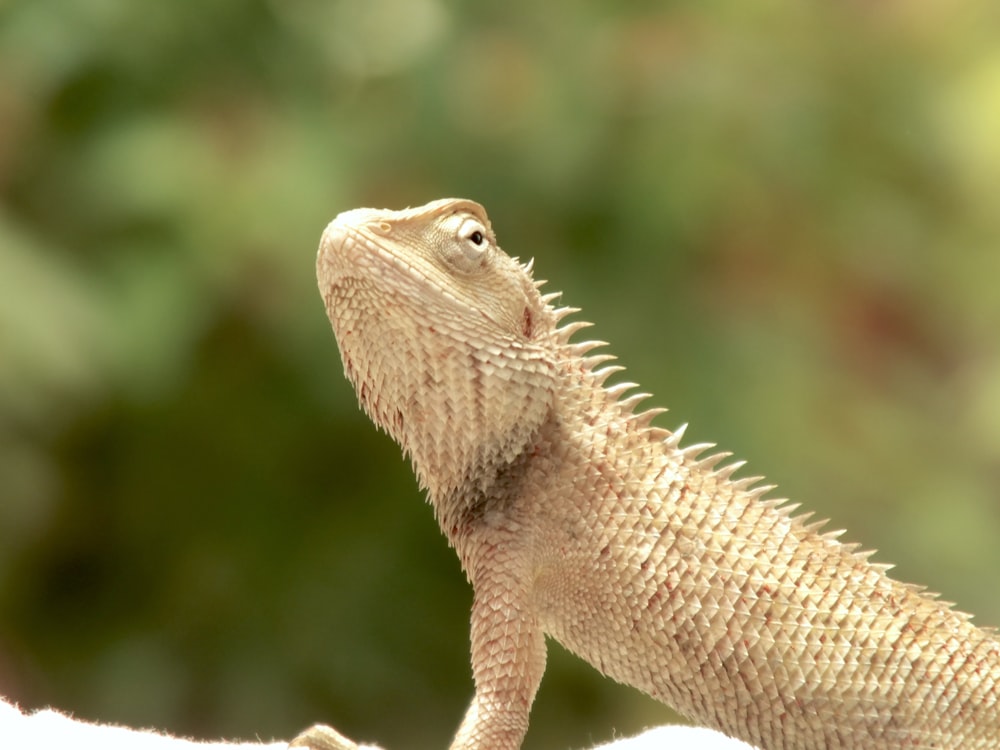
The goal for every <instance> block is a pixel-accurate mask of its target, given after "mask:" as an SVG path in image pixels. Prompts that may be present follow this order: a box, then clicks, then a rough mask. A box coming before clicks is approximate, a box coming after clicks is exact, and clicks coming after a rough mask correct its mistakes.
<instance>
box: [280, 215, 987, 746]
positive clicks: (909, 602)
mask: <svg viewBox="0 0 1000 750" xmlns="http://www.w3.org/2000/svg"><path fill="white" fill-rule="evenodd" d="M317 275H318V280H319V287H320V291H321V293H322V295H323V300H324V302H325V304H326V310H327V313H328V315H329V317H330V322H331V324H332V325H333V330H334V333H335V334H336V338H337V341H338V344H339V346H340V352H341V356H342V358H343V363H344V368H345V371H346V374H347V377H348V378H349V379H350V381H351V383H353V385H354V388H355V390H356V391H357V395H358V398H359V399H360V402H361V405H362V406H363V407H364V409H365V411H366V412H367V413H368V415H369V416H370V417H371V418H372V420H373V421H374V422H375V423H376V424H377V425H379V426H380V427H381V428H383V429H384V430H386V431H387V432H388V433H389V434H390V435H391V436H392V437H393V438H394V439H395V440H396V441H397V442H398V443H399V444H400V446H401V447H402V448H403V450H404V451H405V452H406V453H407V454H408V455H409V456H410V458H411V459H412V461H413V466H414V469H415V471H416V474H417V477H418V478H419V480H420V483H421V485H422V486H423V487H424V488H426V489H427V491H428V497H429V500H430V503H431V505H432V506H433V508H434V512H435V514H436V516H437V519H438V522H439V523H440V525H441V529H442V530H443V531H444V534H445V536H446V537H447V538H448V541H449V542H450V543H451V545H452V546H454V548H455V550H456V551H457V553H458V556H459V558H460V560H461V563H462V567H463V569H464V570H465V573H466V575H467V576H468V578H469V580H470V582H471V583H472V586H473V589H474V602H473V608H472V635H471V640H472V669H473V676H474V679H475V697H474V698H473V700H472V705H471V706H470V707H469V709H468V711H467V713H466V715H465V719H464V720H463V722H462V724H461V726H460V728H459V730H458V733H457V735H456V737H455V739H454V742H453V744H452V747H453V748H491V749H500V748H518V747H519V746H520V744H521V741H522V739H523V737H524V734H525V732H526V730H527V728H528V713H529V710H530V708H531V704H532V701H533V699H534V697H535V692H536V690H537V689H538V685H539V682H540V680H541V678H542V671H543V670H544V667H545V640H544V637H545V635H549V636H551V637H553V638H555V639H556V640H558V641H559V642H560V643H562V644H563V645H564V646H566V647H567V648H568V649H570V650H571V651H573V652H574V653H576V654H578V655H579V656H581V657H582V658H584V659H586V660H587V661H588V662H590V663H591V664H593V665H594V666H595V667H596V668H597V669H599V670H600V671H601V672H603V673H604V674H606V675H609V676H611V677H613V678H614V679H616V680H618V681H620V682H623V683H627V684H629V685H634V686H635V687H637V688H639V689H641V690H643V691H645V692H646V693H648V694H649V695H651V696H653V697H654V698H657V699H659V700H661V701H663V702H664V703H666V704H668V705H670V706H672V707H674V708H675V709H677V710H678V711H680V712H681V713H683V714H685V715H686V716H688V717H690V718H691V719H692V720H693V721H695V722H697V723H699V724H702V725H705V726H709V727H714V728H716V729H719V730H721V731H722V732H724V733H726V734H729V735H731V736H733V737H737V738H740V739H742V740H745V741H747V742H750V743H752V744H755V745H757V746H759V747H761V748H764V749H765V750H778V748H797V749H808V748H866V749H867V750H873V749H878V748H952V749H957V748H1000V643H998V641H997V640H995V639H994V637H993V636H992V635H990V634H988V633H986V632H984V631H983V630H980V629H978V628H976V627H975V626H974V625H973V624H972V623H971V622H970V620H969V617H968V616H967V615H965V614H962V613H959V612H956V611H954V610H953V609H951V608H950V607H949V606H948V605H946V604H944V603H941V602H939V601H937V600H935V599H934V598H932V597H930V596H927V595H925V594H922V593H920V590H919V589H918V588H916V587H913V586H909V585H906V584H902V583H899V582H897V581H894V580H893V579H891V578H889V577H888V576H887V575H886V573H885V569H886V567H887V566H882V565H876V564H872V563H870V562H868V561H867V559H866V558H867V555H865V554H859V553H857V552H855V551H854V547H853V546H848V545H844V544H841V543H840V542H838V541H837V540H836V538H835V537H836V534H835V533H833V534H823V533H820V532H819V531H818V530H817V527H818V526H820V525H821V524H806V523H805V522H804V521H802V520H801V519H799V518H794V517H792V516H791V515H790V511H789V510H788V509H787V508H783V507H779V505H778V502H777V501H773V500H767V499H764V498H763V496H764V495H765V493H766V492H767V491H768V490H769V489H770V488H769V487H765V486H759V485H758V484H757V482H758V479H759V478H743V479H741V478H736V477H735V476H734V472H735V470H736V469H737V468H738V467H739V466H740V465H741V464H739V463H737V464H730V465H727V466H723V465H722V460H723V459H724V458H725V457H726V456H727V455H728V454H714V455H709V456H707V457H702V456H704V453H705V450H706V448H707V447H708V446H703V445H702V446H690V447H682V446H681V435H682V433H683V429H681V430H677V431H675V432H669V431H667V430H663V429H660V428H657V427H655V426H652V425H651V424H650V422H651V420H652V418H653V417H654V416H655V415H656V414H658V413H661V412H662V411H663V410H659V409H654V410H650V411H644V412H641V413H635V412H634V409H635V406H636V404H637V403H639V402H640V401H641V400H643V398H644V397H645V395H644V394H643V395H637V396H631V397H625V396H623V394H624V393H625V392H626V391H628V390H629V389H630V388H632V387H633V385H632V384H619V385H614V386H610V387H608V386H605V385H604V383H605V380H606V379H607V378H608V376H609V375H610V374H611V373H612V372H614V371H616V370H618V369H620V368H617V367H609V366H602V363H603V362H605V361H607V360H608V359H610V357H609V356H608V355H602V354H596V355H595V354H590V353H589V352H590V351H591V350H592V349H593V348H594V347H595V346H598V345H600V344H599V342H583V343H572V342H571V341H570V339H571V336H572V334H573V333H574V332H575V331H577V330H578V329H579V328H581V327H583V326H584V325H586V324H583V323H569V324H568V325H560V322H559V321H560V319H562V318H563V317H564V316H565V315H567V314H568V313H572V312H576V310H575V309H571V308H559V309H557V308H555V307H554V306H553V304H552V303H553V301H554V300H555V298H556V297H557V296H558V295H554V294H549V295H542V294H541V293H540V292H539V289H538V287H539V286H540V285H539V284H538V283H536V282H534V281H533V280H532V276H531V263H528V264H527V265H522V264H521V263H519V262H518V261H517V260H516V259H513V258H510V257H509V256H507V255H506V254H504V253H503V252H502V251H501V250H500V248H499V247H498V246H497V243H496V239H495V237H494V234H493V232H492V230H491V228H490V224H489V220H488V219H487V217H486V213H485V212H484V210H483V208H482V207H481V206H479V205H478V204H476V203H473V202H471V201H466V200H450V199H449V200H439V201H435V202H433V203H429V204H427V205H426V206H421V207H419V208H414V209H408V210H404V211H387V210H374V209H357V210H354V211H347V212H345V213H342V214H340V215H339V216H338V217H337V218H336V219H334V221H333V222H332V223H331V224H330V225H329V226H328V227H327V229H326V231H325V233H324V234H323V238H322V241H321V243H320V248H319V255H318V260H317ZM295 742H296V743H297V744H299V745H312V746H315V747H350V746H353V743H351V742H350V741H348V740H346V739H344V738H341V737H340V736H339V735H337V734H336V733H335V732H333V730H330V729H329V728H324V727H314V728H313V729H311V730H308V731H307V732H306V733H304V734H303V735H301V736H300V737H299V738H297V740H296V741H295Z"/></svg>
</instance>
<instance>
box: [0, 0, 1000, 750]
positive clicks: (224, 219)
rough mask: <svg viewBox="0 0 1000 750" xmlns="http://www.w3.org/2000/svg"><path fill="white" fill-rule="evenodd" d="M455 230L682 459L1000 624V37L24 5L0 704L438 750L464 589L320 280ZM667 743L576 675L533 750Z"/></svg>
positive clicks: (403, 3) (605, 16) (10, 101)
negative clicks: (485, 223)
mask: <svg viewBox="0 0 1000 750" xmlns="http://www.w3.org/2000/svg"><path fill="white" fill-rule="evenodd" d="M445 195H459V196H464V197H469V198H474V199H476V200H479V201H480V202H482V203H484V204H485V205H486V206H487V208H488V210H489V211H490V214H491V217H492V219H493V223H494V226H495V228H496V229H497V231H498V233H499V237H500V241H501V243H502V244H503V245H504V247H505V248H506V249H507V250H508V251H510V252H511V254H515V255H520V256H521V257H522V258H527V257H530V256H535V257H536V259H537V269H538V272H539V275H540V276H542V277H544V278H549V279H551V280H552V284H551V287H552V288H556V289H562V290H564V292H565V297H564V299H565V301H566V302H567V303H570V304H575V305H578V306H581V307H583V308H584V312H583V317H585V318H588V319H591V320H594V321H596V322H597V327H596V329H595V331H594V335H595V336H597V337H599V338H603V339H606V340H608V341H611V342H612V343H613V346H612V348H611V351H613V352H614V353H616V354H617V355H619V357H620V358H621V360H622V362H623V363H624V364H626V365H628V367H629V372H628V373H627V375H628V377H629V379H633V380H636V381H638V382H640V383H641V384H642V385H643V388H644V389H646V390H649V391H651V392H653V393H654V394H656V396H655V398H654V399H653V402H650V403H651V404H652V403H655V404H657V405H666V406H670V407H671V409H672V411H671V412H670V414H668V415H666V416H665V417H664V418H661V423H662V424H663V425H664V426H667V427H675V426H676V425H678V424H679V423H681V422H691V424H692V427H691V429H690V431H689V434H690V436H691V439H692V440H694V441H701V440H712V441H716V442H718V443H719V444H720V445H721V446H722V447H723V448H725V449H728V450H732V451H735V452H736V453H737V454H738V455H739V456H740V457H744V458H748V459H750V461H751V464H750V468H751V469H752V470H753V473H764V474H767V475H768V477H769V479H772V480H774V481H776V482H777V483H779V485H780V490H781V493H782V494H784V495H787V496H790V497H793V498H795V499H797V500H801V501H803V502H804V504H805V506H806V507H807V508H809V509H811V510H815V511H817V513H818V514H819V515H821V516H826V517H831V518H833V519H834V523H833V525H834V526H835V527H846V528H848V529H849V532H848V534H847V535H846V538H847V539H850V540H856V541H860V542H861V543H862V544H863V545H864V546H865V547H877V548H878V549H879V550H880V552H879V553H878V555H877V558H876V559H879V560H882V561H892V562H896V563H897V564H898V567H897V569H896V573H895V574H896V575H897V576H898V577H900V578H902V579H905V580H910V581H916V582H920V583H924V584H927V585H929V586H930V587H931V588H932V589H934V590H940V591H943V592H945V594H946V595H947V596H946V598H948V599H949V600H954V601H956V602H958V604H959V606H960V607H961V608H962V609H964V610H968V611H974V612H976V613H977V621H978V622H980V623H982V624H986V625H1000V584H998V575H997V574H998V571H1000V543H998V542H1000V335H998V334H1000V292H998V288H1000V247H998V240H1000V5H998V4H997V3H995V2H992V1H991V0H958V1H957V2H956V1H955V0H918V1H916V2H902V1H899V2H894V1H892V0H890V1H888V2H877V3H872V2H861V1H860V0H858V1H853V2H852V1H847V2H838V3H805V4H804V3H798V2H791V1H788V0H786V1H782V0H758V1H756V2H735V1H729V2H727V1H722V2H697V3H695V2H673V3H671V2H627V3H605V2H597V1H596V0H578V1H574V2H569V1H568V0H556V1H555V2H548V3H537V2H531V1H529V0H509V1H508V2H504V3H486V2H483V3H474V2H460V1H459V0H199V2H166V1H164V0H161V1H160V2H145V3H137V2H132V1H131V0H6V1H5V2H0V694H4V695H6V696H7V697H8V698H9V699H12V700H17V701H20V702H21V703H22V704H23V705H25V706H28V707H39V706H44V705H53V706H56V707H59V708H61V709H64V710H67V711H72V712H74V713H75V714H76V715H77V716H80V717H83V718H88V719H95V720H103V721H114V722H121V723H127V724H131V725H136V726H156V727H160V728H164V729H167V730H170V731H173V732H178V733H183V734H188V735H194V736H199V737H219V736H238V737H245V738H247V737H249V738H252V737H254V736H260V737H264V738H267V737H271V736H277V737H289V736H291V735H293V734H294V733H296V732H297V731H298V730H300V729H302V728H303V727H305V726H306V725H308V724H310V723H312V722H314V721H317V720H324V721H327V722H330V723H332V724H335V725H336V726H338V727H339V728H340V729H342V730H343V731H345V732H346V733H348V734H350V735H353V736H357V737H359V738H365V739H369V740H377V741H380V742H382V743H385V744H386V745H388V746H389V747H390V748H392V747H408V748H424V747H426V748H435V747H438V748H439V747H444V746H445V745H446V744H447V742H448V740H449V739H450V736H451V733H452V732H453V731H454V729H455V727H456V726H457V724H458V721H459V719H460V717H461V715H462V713H463V711H464V709H465V706H466V703H467V701H468V699H469V697H470V695H471V690H472V688H471V680H470V674H469V666H468V655H467V628H468V625H467V622H468V608H469V603H470V591H469V589H468V586H467V584H466V583H465V580H464V578H463V576H462V573H461V571H460V569H459V566H458V563H457V561H456V560H455V559H454V556H453V554H452V552H451V551H450V550H449V549H448V548H447V546H446V544H445V543H444V541H443V539H442V538H441V536H440V533H439V532H438V530H437V527H436V525H435V523H434V520H433V517H432V514H431V512H430V509H429V508H428V507H427V506H426V504H425V503H424V502H423V500H422V499H421V496H420V493H419V492H418V491H417V488H416V485H415V482H414V480H413V478H412V475H411V473H410V470H409V467H408V466H407V465H406V464H405V463H404V462H403V460H402V459H401V457H400V455H399V451H398V450H397V448H396V446H395V445H393V444H392V443H391V442H390V441H389V440H388V439H387V438H385V436H383V435H381V434H378V433H377V432H376V431H375V430H374V429H373V428H372V427H371V425H370V424H369V423H368V422H367V421H366V420H365V418H364V417H363V415H362V414H361V413H360V412H359V410H358V409H357V406H356V401H355V397H354V394H353V392H352V391H351V390H350V388H349V386H348V384H347V382H346V381H345V380H344V379H343V377H342V375H341V365H340V361H339V357H338V354H337V351H336V347H335V342H334V340H333V337H332V335H331V333H330V330H329V327H328V324H327V322H326V319H325V316H324V314H323V309H322V305H321V303H320V298H319V295H318V294H317V292H316V290H315V280H314V276H313V261H314V253H315V249H316V247H317V243H318V240H319V236H320V233H321V231H322V229H323V227H324V226H325V224H326V223H327V222H328V221H329V220H330V219H331V218H332V217H333V216H334V215H335V214H336V213H337V212H339V211H341V210H344V209H347V208H352V207H356V206H360V205H374V206H386V207H394V208H398V207H402V206H405V205H416V204H420V203H424V202H425V201H427V200H431V199H433V198H438V197H442V196H445ZM672 718H673V716H672V714H671V713H670V712H669V711H668V710H666V709H664V708H662V707H660V706H658V705H657V704H654V703H653V702H652V701H649V700H646V699H645V698H643V697H642V696H640V695H639V694H638V693H636V692H635V691H633V690H631V689H629V688H624V687H621V686H617V685H614V684H612V683H611V682H610V681H609V680H606V679H603V678H601V677H600V676H599V675H598V674H597V673H596V672H595V671H594V670H592V669H591V668H589V667H587V666H586V665H584V664H582V663H581V662H579V661H577V660H576V659H574V658H572V657H570V656H568V655H567V654H565V653H564V652H562V651H561V649H559V648H558V647H552V649H551V652H550V667H549V671H548V674H547V675H546V679H545V681H544V682H543V686H542V689H541V692H540V695H539V700H538V702H537V705H536V708H535V711H534V714H533V722H532V729H531V731H530V733H529V736H528V740H527V745H526V746H527V747H529V748H543V747H544V748H550V747H572V746H582V745H586V744H588V743H591V742H594V741H597V740H600V739H607V738H609V737H610V736H611V735H612V732H617V733H619V734H621V733H627V732H632V731H635V730H637V729H639V728H640V727H642V726H645V725H648V724H653V723H659V722H663V721H667V720H670V719H672ZM0 744H2V742H0Z"/></svg>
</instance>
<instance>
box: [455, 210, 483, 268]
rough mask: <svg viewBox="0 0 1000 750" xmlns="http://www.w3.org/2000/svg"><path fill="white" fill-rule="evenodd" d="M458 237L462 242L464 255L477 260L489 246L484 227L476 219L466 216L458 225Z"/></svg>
mask: <svg viewBox="0 0 1000 750" xmlns="http://www.w3.org/2000/svg"><path fill="white" fill-rule="evenodd" d="M458 239H459V241H460V242H461V244H462V250H463V252H464V253H465V257H466V258H468V259H469V260H473V261H478V260H480V259H481V258H482V257H483V256H484V255H485V254H486V251H487V249H488V248H489V246H490V243H489V241H488V240H487V235H486V227H484V226H483V225H482V223H481V222H479V221H478V220H477V219H473V218H466V219H465V220H464V221H463V222H462V223H461V224H460V225H459V227H458Z"/></svg>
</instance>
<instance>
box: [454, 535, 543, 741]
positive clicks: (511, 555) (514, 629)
mask: <svg viewBox="0 0 1000 750" xmlns="http://www.w3.org/2000/svg"><path fill="white" fill-rule="evenodd" d="M517 547H518V545H517V544H516V543H514V544H510V545H508V544H503V543H500V544H496V543H495V542H494V544H490V545H489V546H488V550H489V551H490V552H492V553H493V554H487V555H485V557H486V558H487V559H485V560H482V561H481V564H480V565H478V566H476V569H475V570H472V571H471V573H472V575H471V576H470V578H471V579H472V586H473V590H474V599H473V604H472V633H471V640H472V673H473V679H474V680H475V684H476V694H475V697H474V698H473V699H472V703H471V705H470V706H469V708H468V710H467V711H466V713H465V718H464V719H463V720H462V724H461V726H460V727H459V729H458V732H457V734H456V735H455V739H454V740H453V741H452V744H451V750H483V749H485V748H489V750H517V749H518V748H520V747H521V741H522V739H523V738H524V735H525V732H527V730H528V714H529V712H530V710H531V704H532V702H533V701H534V699H535V693H536V692H537V691H538V686H539V684H540V683H541V681H542V673H543V672H544V671H545V635H544V632H543V630H542V627H541V625H540V624H539V622H538V618H537V617H536V615H535V613H534V611H533V602H532V599H531V590H530V577H529V576H528V575H526V574H525V572H526V568H527V565H526V561H525V560H524V557H523V556H521V559H518V558H519V553H518V552H516V551H515V550H517Z"/></svg>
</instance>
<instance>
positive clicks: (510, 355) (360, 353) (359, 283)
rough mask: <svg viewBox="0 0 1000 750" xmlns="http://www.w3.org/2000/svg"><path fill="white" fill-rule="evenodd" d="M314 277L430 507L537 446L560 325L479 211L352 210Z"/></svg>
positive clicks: (367, 402) (356, 380)
mask: <svg viewBox="0 0 1000 750" xmlns="http://www.w3.org/2000/svg"><path fill="white" fill-rule="evenodd" d="M317 279H318V283H319V287H320V293H321V294H322V296H323V300H324V303H325V305H326V311H327V315H328V316H329V318H330V322H331V325H332V326H333V330H334V334H335V335H336V338H337V343H338V345H339V348H340V353H341V358H342V360H343V363H344V370H345V373H346V375H347V377H348V379H349V380H350V381H351V383H352V384H353V385H354V388H355V391H356V392H357V395H358V399H359V400H360V402H361V405H362V407H363V408H364V409H365V411H366V412H367V413H368V415H369V416H370V417H371V418H372V420H373V421H374V422H375V423H376V424H378V425H379V426H380V427H382V428H383V429H384V430H386V431H387V432H388V433H389V434H390V435H391V436H392V437H393V438H394V439H395V440H396V441H397V442H398V443H399V444H400V445H401V446H402V448H403V450H404V451H405V452H406V453H407V454H409V455H410V457H411V458H412V460H413V462H414V466H415V468H416V471H417V475H418V477H419V478H420V480H421V484H422V485H424V486H425V487H427V488H428V489H429V490H430V492H431V499H432V501H433V500H434V498H435V496H436V495H453V494H454V493H456V492H459V493H460V492H461V491H462V489H463V487H465V486H466V485H468V484H469V483H470V482H475V481H477V477H481V476H486V475H488V474H489V473H490V471H491V470H493V469H496V468H497V467H498V466H502V465H504V464H506V463H509V462H510V461H513V460H514V459H515V458H516V457H517V456H518V455H520V453H521V452H523V451H524V450H527V449H528V447H529V445H530V442H531V440H532V436H533V435H534V434H535V432H536V431H537V429H538V428H539V426H540V425H541V423H542V422H543V421H544V420H545V419H546V417H547V415H548V412H549V410H550V408H551V404H552V400H553V391H554V384H553V380H554V377H555V375H554V372H555V366H554V359H553V353H552V352H553V334H554V332H555V322H556V321H555V318H554V315H553V310H552V308H551V307H549V306H548V305H547V304H546V300H545V299H543V297H542V296H541V295H540V294H539V292H538V288H537V285H536V284H535V282H534V281H533V280H532V278H531V272H530V264H527V265H522V264H521V263H519V262H518V261H517V260H516V259H514V258H511V257H510V256H508V255H507V254H506V253H504V252H503V251H502V250H501V249H500V247H499V245H498V244H497V241H496V237H495V235H494V233H493V230H492V228H491V227H490V222H489V219H488V218H487V216H486V212H485V211H484V210H483V208H482V206H480V205H479V204H477V203H473V202H472V201H467V200H454V199H445V200H439V201H434V202H433V203H429V204H427V205H425V206H421V207H419V208H414V209H406V210H402V211H389V210H377V209H367V208H362V209H355V210H352V211H345V212H344V213H342V214H340V215H338V216H337V217H336V218H335V219H334V220H333V221H332V222H331V223H330V224H329V226H328V227H327V228H326V231H325V232H324V233H323V237H322V240H321V241H320V247H319V253H318V257H317Z"/></svg>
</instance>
